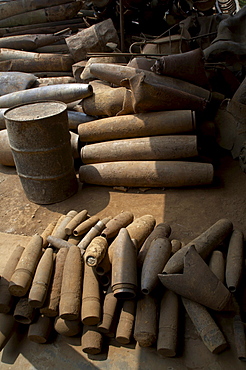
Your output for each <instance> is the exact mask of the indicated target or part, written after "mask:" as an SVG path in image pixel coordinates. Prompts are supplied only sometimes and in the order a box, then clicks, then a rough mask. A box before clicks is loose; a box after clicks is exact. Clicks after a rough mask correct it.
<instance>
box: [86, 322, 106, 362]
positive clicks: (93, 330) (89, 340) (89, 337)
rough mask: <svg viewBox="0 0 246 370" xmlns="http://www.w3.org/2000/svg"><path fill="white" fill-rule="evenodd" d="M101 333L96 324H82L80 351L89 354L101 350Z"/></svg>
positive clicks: (94, 353)
mask: <svg viewBox="0 0 246 370" xmlns="http://www.w3.org/2000/svg"><path fill="white" fill-rule="evenodd" d="M102 342H103V338H102V334H101V333H100V332H99V331H98V329H97V327H96V326H88V325H84V327H83V334H82V338H81V346H82V351H83V352H85V353H89V354H91V355H96V354H98V353H100V352H101V350H102Z"/></svg>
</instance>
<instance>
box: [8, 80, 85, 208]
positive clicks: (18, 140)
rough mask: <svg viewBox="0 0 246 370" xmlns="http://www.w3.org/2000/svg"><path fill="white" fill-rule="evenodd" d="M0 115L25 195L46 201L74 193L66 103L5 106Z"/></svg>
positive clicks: (39, 201)
mask: <svg viewBox="0 0 246 370" xmlns="http://www.w3.org/2000/svg"><path fill="white" fill-rule="evenodd" d="M46 87H47V86H46ZM25 91H27V90H25ZM7 95H9V94H7ZM7 95H4V96H7ZM4 117H5V120H6V127H7V130H8V135H9V143H10V147H11V150H12V152H13V156H14V160H15V164H16V169H17V173H18V175H19V178H20V180H21V184H22V186H23V189H24V191H25V193H26V195H27V197H28V199H29V200H31V201H33V202H35V203H38V204H50V203H56V202H59V201H62V200H64V199H67V198H68V197H70V196H72V195H74V194H75V193H76V192H77V190H78V182H77V178H76V174H75V170H74V163H73V158H72V153H71V144H70V135H69V131H68V121H67V105H66V104H65V103H62V102H58V101H56V102H54V101H53V102H51V101H44V102H36V103H31V104H26V105H25V104H24V105H19V106H15V107H12V108H10V109H8V110H7V111H6V112H5V113H4ZM20 127H21V128H20ZM54 163H59V165H56V166H55V165H54Z"/></svg>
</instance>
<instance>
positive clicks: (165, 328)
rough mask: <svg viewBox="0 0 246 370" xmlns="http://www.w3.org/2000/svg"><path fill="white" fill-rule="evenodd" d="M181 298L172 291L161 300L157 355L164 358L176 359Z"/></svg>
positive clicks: (166, 292) (168, 291)
mask: <svg viewBox="0 0 246 370" xmlns="http://www.w3.org/2000/svg"><path fill="white" fill-rule="evenodd" d="M178 317H179V298H178V296H177V294H175V293H174V292H172V291H171V290H167V291H165V292H164V295H163V297H162V300H161V306H160V315H159V326H158V338H157V353H158V355H160V356H164V357H174V356H175V355H176V350H177V340H178Z"/></svg>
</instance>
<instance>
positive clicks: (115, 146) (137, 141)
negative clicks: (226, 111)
mask: <svg viewBox="0 0 246 370" xmlns="http://www.w3.org/2000/svg"><path fill="white" fill-rule="evenodd" d="M80 155H81V160H82V162H83V163H85V164H88V163H102V162H117V161H119V160H120V161H131V160H134V161H141V160H146V161H151V160H152V161H155V160H177V159H182V158H189V157H195V156H197V155H198V152H197V142H196V136H195V135H173V136H167V135H163V136H150V137H142V138H133V139H121V140H113V141H105V142H101V143H95V144H89V145H85V146H84V147H82V149H81V154H80Z"/></svg>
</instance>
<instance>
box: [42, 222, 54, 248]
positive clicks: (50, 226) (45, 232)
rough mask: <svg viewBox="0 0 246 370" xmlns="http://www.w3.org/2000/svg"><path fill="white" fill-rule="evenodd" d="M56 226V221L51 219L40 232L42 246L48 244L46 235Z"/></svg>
mask: <svg viewBox="0 0 246 370" xmlns="http://www.w3.org/2000/svg"><path fill="white" fill-rule="evenodd" d="M55 226H56V221H52V222H50V223H49V224H48V226H47V227H46V228H45V229H44V231H43V232H42V234H41V237H42V239H43V248H46V247H47V246H48V244H49V243H48V241H47V237H48V236H49V235H51V234H52V231H53V230H54V228H55Z"/></svg>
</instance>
